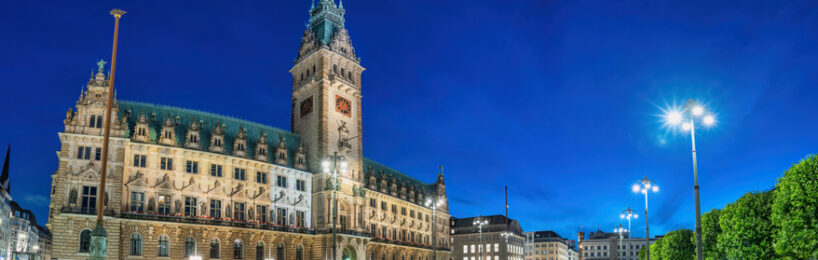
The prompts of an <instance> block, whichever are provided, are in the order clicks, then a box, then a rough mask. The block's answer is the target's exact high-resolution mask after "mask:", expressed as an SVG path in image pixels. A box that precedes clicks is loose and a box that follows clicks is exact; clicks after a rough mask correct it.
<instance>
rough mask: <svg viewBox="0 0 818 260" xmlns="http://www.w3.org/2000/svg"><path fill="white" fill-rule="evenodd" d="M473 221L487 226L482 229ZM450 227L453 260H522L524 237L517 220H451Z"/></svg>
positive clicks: (502, 218) (496, 216) (499, 218)
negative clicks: (481, 222) (482, 222)
mask: <svg viewBox="0 0 818 260" xmlns="http://www.w3.org/2000/svg"><path fill="white" fill-rule="evenodd" d="M475 219H478V220H480V221H485V222H487V223H486V224H484V225H483V226H482V229H481V228H480V227H479V226H478V225H475ZM450 225H451V229H452V241H453V242H452V250H453V251H452V259H454V260H460V259H463V260H481V259H485V260H500V259H503V260H522V259H524V257H523V251H524V250H523V245H524V244H525V237H524V236H523V229H522V228H521V227H520V223H519V222H517V221H516V220H513V219H507V218H506V217H505V216H502V215H493V216H483V217H472V218H452V220H451V223H450ZM481 230H482V232H481ZM504 233H506V234H505V235H504Z"/></svg>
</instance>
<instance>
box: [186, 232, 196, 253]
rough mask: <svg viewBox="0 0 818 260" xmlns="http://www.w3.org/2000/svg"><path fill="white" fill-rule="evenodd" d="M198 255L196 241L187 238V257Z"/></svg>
mask: <svg viewBox="0 0 818 260" xmlns="http://www.w3.org/2000/svg"><path fill="white" fill-rule="evenodd" d="M194 254H196V240H194V239H193V238H192V237H187V238H185V257H189V256H192V255H194Z"/></svg>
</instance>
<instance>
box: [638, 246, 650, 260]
mask: <svg viewBox="0 0 818 260" xmlns="http://www.w3.org/2000/svg"><path fill="white" fill-rule="evenodd" d="M647 251H648V248H647V247H642V249H639V252H637V254H638V255H639V260H647V257H646V256H645V255H646V254H647Z"/></svg>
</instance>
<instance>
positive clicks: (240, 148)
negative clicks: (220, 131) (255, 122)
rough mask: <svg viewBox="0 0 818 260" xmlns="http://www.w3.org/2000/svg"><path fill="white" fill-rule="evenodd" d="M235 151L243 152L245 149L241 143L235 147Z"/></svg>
mask: <svg viewBox="0 0 818 260" xmlns="http://www.w3.org/2000/svg"><path fill="white" fill-rule="evenodd" d="M236 150H238V151H244V150H245V149H244V144H242V143H239V144H237V145H236Z"/></svg>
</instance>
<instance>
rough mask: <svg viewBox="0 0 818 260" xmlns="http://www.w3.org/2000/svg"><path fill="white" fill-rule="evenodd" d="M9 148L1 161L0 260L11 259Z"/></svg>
mask: <svg viewBox="0 0 818 260" xmlns="http://www.w3.org/2000/svg"><path fill="white" fill-rule="evenodd" d="M10 152H11V146H9V147H8V149H7V150H6V159H5V160H4V161H3V171H2V174H0V260H7V259H10V258H11V251H12V250H11V244H12V240H13V237H12V235H11V226H12V224H13V222H12V210H11V202H12V200H11V194H9V192H10V190H9V188H11V187H10V185H9V184H10V182H9V153H10Z"/></svg>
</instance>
